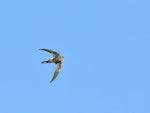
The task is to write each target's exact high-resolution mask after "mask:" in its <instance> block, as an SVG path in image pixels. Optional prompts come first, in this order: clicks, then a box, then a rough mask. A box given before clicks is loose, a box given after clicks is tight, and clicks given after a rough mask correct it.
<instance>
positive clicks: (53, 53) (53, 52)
mask: <svg viewBox="0 0 150 113" xmlns="http://www.w3.org/2000/svg"><path fill="white" fill-rule="evenodd" d="M40 50H44V51H47V52H49V53H51V54H52V55H53V57H56V56H59V53H58V52H56V51H53V50H50V49H40Z"/></svg>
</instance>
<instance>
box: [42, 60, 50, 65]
mask: <svg viewBox="0 0 150 113" xmlns="http://www.w3.org/2000/svg"><path fill="white" fill-rule="evenodd" d="M41 63H42V64H45V63H49V61H48V60H45V61H42V62H41Z"/></svg>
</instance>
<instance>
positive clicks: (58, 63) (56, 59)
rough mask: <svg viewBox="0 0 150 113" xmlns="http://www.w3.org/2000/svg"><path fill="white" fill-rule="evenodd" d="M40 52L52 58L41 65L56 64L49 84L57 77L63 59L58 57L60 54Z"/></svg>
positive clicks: (50, 51)
mask: <svg viewBox="0 0 150 113" xmlns="http://www.w3.org/2000/svg"><path fill="white" fill-rule="evenodd" d="M40 50H44V51H47V52H49V53H51V54H52V55H53V58H51V59H49V60H46V61H43V62H42V64H44V63H55V64H56V69H55V72H54V76H53V78H52V80H51V81H50V82H52V81H53V80H55V78H56V77H57V75H58V73H59V70H60V68H61V65H62V60H63V59H64V57H63V56H60V54H59V53H57V52H56V51H53V50H50V49H40Z"/></svg>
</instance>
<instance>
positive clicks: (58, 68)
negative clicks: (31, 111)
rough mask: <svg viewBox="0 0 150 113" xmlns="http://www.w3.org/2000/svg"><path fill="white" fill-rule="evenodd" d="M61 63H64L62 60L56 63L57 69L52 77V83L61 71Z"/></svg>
mask: <svg viewBox="0 0 150 113" xmlns="http://www.w3.org/2000/svg"><path fill="white" fill-rule="evenodd" d="M61 65H62V62H59V63H56V69H55V72H54V76H53V78H52V80H51V81H50V83H51V82H52V81H53V80H55V78H56V77H57V75H58V73H59V70H60V68H61Z"/></svg>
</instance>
